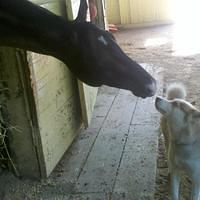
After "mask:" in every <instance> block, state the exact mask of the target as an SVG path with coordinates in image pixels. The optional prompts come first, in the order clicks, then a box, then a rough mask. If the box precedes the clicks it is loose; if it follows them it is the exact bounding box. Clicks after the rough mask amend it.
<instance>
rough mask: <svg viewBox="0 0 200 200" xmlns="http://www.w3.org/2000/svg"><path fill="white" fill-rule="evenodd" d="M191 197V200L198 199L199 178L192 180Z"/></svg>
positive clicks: (199, 196)
mask: <svg viewBox="0 0 200 200" xmlns="http://www.w3.org/2000/svg"><path fill="white" fill-rule="evenodd" d="M199 178H200V177H199ZM191 199H192V200H200V180H198V181H193V184H192V197H191Z"/></svg>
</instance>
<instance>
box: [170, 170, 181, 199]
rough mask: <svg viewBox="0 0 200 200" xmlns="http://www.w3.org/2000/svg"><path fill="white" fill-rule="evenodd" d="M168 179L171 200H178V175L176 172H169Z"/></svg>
mask: <svg viewBox="0 0 200 200" xmlns="http://www.w3.org/2000/svg"><path fill="white" fill-rule="evenodd" d="M170 178H171V199H172V200H179V186H180V174H179V173H178V172H177V171H171V172H170Z"/></svg>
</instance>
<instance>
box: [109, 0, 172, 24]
mask: <svg viewBox="0 0 200 200" xmlns="http://www.w3.org/2000/svg"><path fill="white" fill-rule="evenodd" d="M171 6H172V0H151V1H150V0H107V16H108V21H109V23H114V24H122V25H126V24H144V23H152V22H155V23H159V22H165V21H166V22H167V21H170V20H172V13H171V10H172V9H171Z"/></svg>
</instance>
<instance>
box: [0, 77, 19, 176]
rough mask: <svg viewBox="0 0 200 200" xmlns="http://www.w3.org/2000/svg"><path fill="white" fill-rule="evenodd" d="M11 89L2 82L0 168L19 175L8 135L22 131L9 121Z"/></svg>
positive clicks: (0, 87)
mask: <svg viewBox="0 0 200 200" xmlns="http://www.w3.org/2000/svg"><path fill="white" fill-rule="evenodd" d="M8 91H9V89H8V88H6V87H5V85H4V82H3V81H1V80H0V168H9V167H10V166H11V168H12V169H13V170H14V173H15V174H16V175H18V174H19V173H18V171H17V169H16V166H15V164H14V162H13V160H12V158H11V155H10V152H9V148H8V133H12V130H13V129H15V130H16V131H18V132H19V131H20V130H19V129H18V128H17V127H14V126H12V125H11V124H10V123H9V120H8V112H7V107H6V99H7V98H6V96H7V93H8Z"/></svg>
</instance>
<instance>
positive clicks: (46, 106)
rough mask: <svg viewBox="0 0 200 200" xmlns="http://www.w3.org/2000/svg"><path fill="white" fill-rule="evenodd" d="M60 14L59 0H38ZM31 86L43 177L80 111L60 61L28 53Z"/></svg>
mask: <svg viewBox="0 0 200 200" xmlns="http://www.w3.org/2000/svg"><path fill="white" fill-rule="evenodd" d="M37 2H39V3H40V5H41V6H42V7H45V8H47V9H49V10H50V11H52V12H55V13H56V14H60V13H61V10H60V5H59V3H60V1H37ZM29 61H30V62H29V65H30V67H31V69H32V77H31V78H32V85H33V88H34V95H35V101H36V107H37V117H38V123H39V130H40V143H41V144H40V147H38V148H39V149H40V154H42V155H43V159H44V162H42V161H41V165H42V166H41V168H42V169H43V170H42V171H43V176H44V177H45V176H48V175H49V174H50V173H51V171H52V170H53V169H54V167H55V166H56V164H57V163H58V162H59V160H60V158H61V157H62V156H63V154H64V153H65V151H66V150H67V149H68V147H69V145H70V144H71V142H72V141H73V139H74V137H75V136H76V133H77V132H78V129H79V128H80V126H81V123H82V121H81V110H80V100H79V95H78V84H77V80H76V78H75V77H74V76H73V75H72V74H71V72H70V71H69V70H68V68H67V67H66V66H65V65H64V64H63V63H62V62H60V61H59V60H57V59H55V58H53V57H50V56H45V55H39V54H36V53H29Z"/></svg>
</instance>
